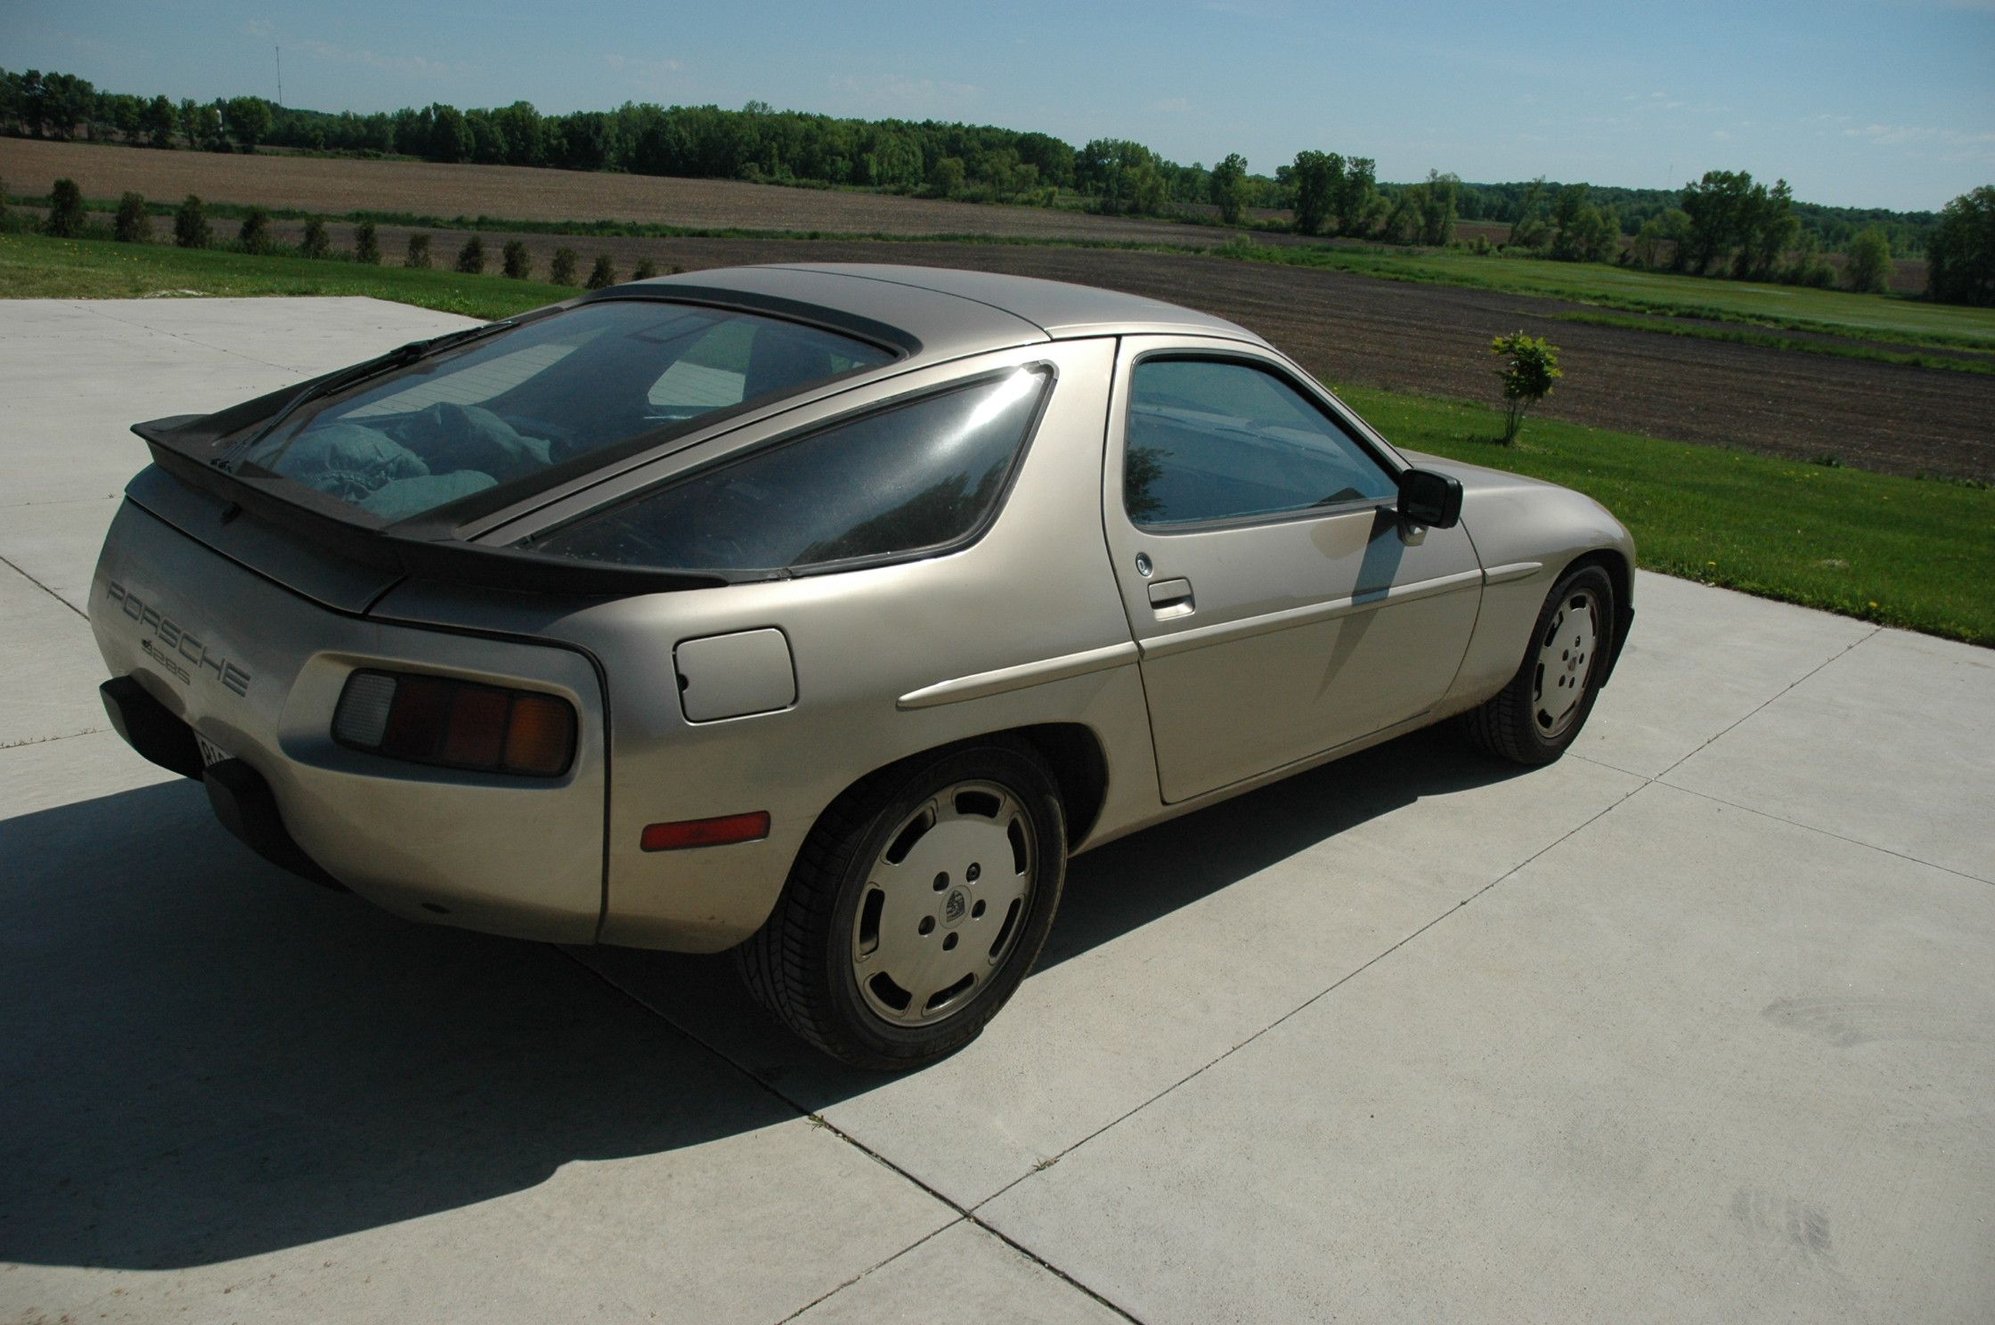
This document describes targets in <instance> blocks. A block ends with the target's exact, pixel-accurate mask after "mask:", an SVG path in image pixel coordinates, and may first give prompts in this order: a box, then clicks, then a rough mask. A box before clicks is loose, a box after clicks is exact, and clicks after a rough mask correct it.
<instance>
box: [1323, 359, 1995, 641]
mask: <svg viewBox="0 0 1995 1325" xmlns="http://www.w3.org/2000/svg"><path fill="white" fill-rule="evenodd" d="M1338 394H1339V395H1341V396H1342V397H1343V398H1344V399H1345V400H1347V401H1349V402H1350V404H1351V405H1352V406H1353V407H1354V408H1355V409H1357V410H1358V412H1359V413H1361V414H1363V415H1364V416H1365V417H1366V418H1367V419H1368V420H1370V421H1371V422H1372V424H1373V425H1374V426H1376V427H1377V428H1378V429H1379V430H1380V431H1381V432H1383V433H1384V434H1385V435H1386V436H1387V437H1388V438H1390V439H1391V440H1392V441H1393V442H1394V444H1395V445H1399V446H1404V447H1407V448H1410V449H1412V450H1416V451H1428V452H1432V453H1433V454H1436V455H1442V456H1448V457H1450V458H1453V459H1456V460H1466V461H1470V462H1471V463H1474V464H1478V465H1487V466H1490V467H1492V468H1496V469H1505V470H1510V471H1512V472H1514V473H1520V474H1528V475H1530V476H1531V477H1533V478H1542V479H1547V480H1550V481H1551V482H1553V483H1559V484H1563V485H1564V486H1566V487H1569V488H1575V489H1577V490H1579V491H1581V492H1584V493H1586V494H1588V495H1589V496H1591V497H1593V498H1594V499H1595V500H1597V501H1599V502H1600V503H1601V504H1602V505H1604V506H1607V507H1608V508H1609V509H1611V510H1612V511H1613V512H1614V513H1615V514H1616V515H1617V516H1619V517H1620V518H1621V520H1622V522H1623V523H1624V524H1626V525H1627V526H1628V528H1629V529H1630V530H1632V531H1633V532H1634V535H1635V542H1636V545H1637V547H1638V549H1639V555H1640V558H1641V564H1642V565H1643V566H1644V567H1645V568H1647V569H1649V570H1654V571H1661V572H1662V573H1664V574H1666V575H1678V576H1682V577H1684V578H1686V579H1693V580H1700V581H1702V582H1704V583H1706V584H1715V585H1721V586H1723V587H1725V588H1728V589H1739V590H1742V591H1744V592H1746V593H1751V594H1758V595H1760V596H1762V597H1766V598H1778V599H1781V600H1782V601H1784V602H1790V603H1800V604H1802V605H1804V606H1807V607H1819V608H1822V609H1824V610H1827V611H1830V612H1837V613H1841V614H1842V615H1844V616H1853V617H1861V618H1863V619H1864V620H1867V621H1877V622H1881V623H1883V624H1886V625H1893V626H1904V627H1907V628H1908V629H1912V630H1920V631H1925V632H1926V633H1928V634H1932V635H1943V636H1946V637H1948V638H1950V639H1958V640H1965V641H1967V642H1969V643H1971V644H1980V645H1983V646H1995V489H1990V488H1988V487H1985V486H1977V485H1968V484H1963V483H1957V482H1948V481H1935V480H1920V479H1910V478H1900V477H1897V476H1895V475H1890V474H1870V473H1865V472H1863V471H1861V470H1855V469H1841V468H1825V467H1823V466H1820V465H1811V464H1807V463H1805V462H1796V461H1790V460H1778V459H1774V458H1772V457H1768V456H1759V455H1751V454H1748V453H1746V452H1743V451H1725V450H1719V449H1716V448H1713V447H1708V446H1696V445H1692V444H1689V443H1685V442H1672V441H1665V440H1663V439H1660V438H1655V437H1642V436H1638V435H1635V434H1632V433H1617V432H1609V431H1607V430H1604V429H1599V428H1584V427H1580V426H1577V425H1575V424H1569V423H1557V422H1551V421H1546V420H1535V421H1527V422H1526V424H1525V426H1524V433H1523V438H1522V441H1521V443H1520V444H1519V445H1517V446H1512V447H1505V446H1501V445H1498V444H1497V443H1496V442H1495V441H1494V440H1493V439H1494V438H1495V437H1497V436H1498V435H1499V434H1500V433H1501V432H1502V420H1503V416H1502V414H1501V412H1500V411H1498V410H1495V409H1491V408H1487V407H1484V406H1480V405H1471V404H1467V403H1464V402H1461V401H1454V400H1441V399H1435V398H1433V397H1428V396H1417V395H1410V394H1404V393H1394V392H1385V391H1377V390H1371V389H1367V388H1362V387H1352V388H1348V389H1343V390H1340V391H1339V392H1338Z"/></svg>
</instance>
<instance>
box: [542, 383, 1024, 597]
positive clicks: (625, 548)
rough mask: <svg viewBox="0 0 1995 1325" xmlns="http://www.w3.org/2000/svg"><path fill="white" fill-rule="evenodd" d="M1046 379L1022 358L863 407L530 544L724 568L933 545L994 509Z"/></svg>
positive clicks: (665, 565)
mask: <svg viewBox="0 0 1995 1325" xmlns="http://www.w3.org/2000/svg"><path fill="white" fill-rule="evenodd" d="M1050 380H1051V374H1050V373H1048V372H1046V371H1045V370H1043V369H1019V370H1017V371H1014V372H1011V373H1007V374H1005V375H1004V376H1002V377H995V378H985V379H983V380H982V381H979V382H975V383H972V384H970V385H968V386H962V387H957V388H955V389H953V390H948V391H943V392H939V393H937V394H934V395H929V396H923V397H920V398H918V399H915V400H912V401H907V402H904V403H901V404H897V405H893V406H889V407H888V408H886V409H881V410H876V411H874V412H872V413H868V414H864V415H860V416H859V417H857V418H852V419H848V420H846V421H844V422H841V423H836V424H833V425H832V426H830V427H828V428H825V429H823V430H821V431H818V432H813V433H809V434H806V435H804V436H802V437H798V438H795V439H793V440H790V441H786V442H780V443H777V444H775V445H773V446H768V447H764V448H761V449H759V450H756V451H753V452H751V453H750V454H748V455H746V456H744V457H742V458H741V459H739V460H733V461H723V462H721V463H719V464H717V465H714V466H712V467H709V468H706V469H702V470H699V471H696V472H695V473H693V474H691V475H689V476H687V477H685V478H683V479H680V480H678V481H676V482H672V483H669V484H667V485H666V486H664V487H662V488H659V489H656V490H654V491H652V492H650V493H649V494H647V495H645V496H642V497H639V498H637V499H635V500H633V501H629V502H626V503H624V504H623V505H621V506H618V507H614V508H612V509H610V510H608V511H605V512H601V513H599V514H595V515H587V516H583V517H582V518H581V519H579V520H576V521H574V522H572V523H570V524H567V525H564V526H562V527H561V528H560V529H557V530H555V531H554V532H553V533H551V534H547V535H545V536H543V537H541V538H539V539H537V540H535V541H534V542H533V544H532V546H533V547H534V548H535V550H537V551H543V552H552V553H557V554H560V555H564V556H570V557H580V558H583V559H585V560H590V561H608V562H615V563H617V564H620V565H635V566H651V567H658V568H661V569H674V570H679V569H684V570H721V571H727V570H735V571H745V570H775V569H782V568H788V569H808V568H814V567H822V566H826V565H830V564H832V563H842V562H850V561H855V560H860V559H878V558H883V557H892V556H905V555H911V554H915V553H920V552H924V551H930V550H935V549H940V548H943V547H946V546H949V545H952V544H955V543H958V542H961V541H962V540H963V539H966V538H968V537H969V536H971V535H972V534H973V533H974V532H976V531H977V530H978V529H980V528H982V527H983V525H984V523H985V522H986V521H987V519H988V518H989V517H990V515H991V513H992V512H993V511H994V510H995V509H996V507H997V503H998V499H999V498H1000V497H1001V496H1002V495H1003V492H1004V489H1005V486H1006V483H1007V481H1008V480H1009V478H1010V475H1011V472H1012V469H1013V468H1014V465H1015V463H1016V461H1017V459H1018V456H1019V454H1020V452H1021V451H1022V449H1023V447H1024V444H1025V440H1026V437H1027V434H1028V433H1029V432H1030V431H1031V427H1032V422H1033V420H1034V419H1035V418H1036V417H1037V416H1038V412H1039V403H1040V401H1041V400H1042V399H1043V397H1044V396H1045V393H1046V389H1047V386H1048V384H1049V382H1050Z"/></svg>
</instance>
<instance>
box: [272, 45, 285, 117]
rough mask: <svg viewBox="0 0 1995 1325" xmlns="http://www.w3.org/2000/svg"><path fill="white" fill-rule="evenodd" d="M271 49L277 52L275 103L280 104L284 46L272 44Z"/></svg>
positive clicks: (282, 89) (282, 101)
mask: <svg viewBox="0 0 1995 1325" xmlns="http://www.w3.org/2000/svg"><path fill="white" fill-rule="evenodd" d="M271 49H272V50H275V51H276V52H277V104H278V105H280V106H281V105H283V104H284V48H283V47H282V46H274V47H272V48H271Z"/></svg>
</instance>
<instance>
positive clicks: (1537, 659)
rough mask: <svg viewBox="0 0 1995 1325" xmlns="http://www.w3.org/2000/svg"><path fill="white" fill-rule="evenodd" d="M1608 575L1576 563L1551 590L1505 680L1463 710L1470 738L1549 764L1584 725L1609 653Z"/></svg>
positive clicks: (1509, 755)
mask: <svg viewBox="0 0 1995 1325" xmlns="http://www.w3.org/2000/svg"><path fill="white" fill-rule="evenodd" d="M1614 621H1615V618H1614V581H1613V580H1611V579H1609V578H1608V575H1607V572H1606V571H1604V570H1602V569H1601V568H1600V567H1598V566H1582V567H1580V568H1579V569H1578V570H1575V571H1573V572H1572V573H1571V574H1569V575H1567V576H1566V577H1565V578H1564V579H1562V580H1560V581H1559V582H1558V584H1557V585H1556V586H1555V587H1554V588H1553V589H1552V592H1551V593H1550V594H1549V595H1548V596H1547V597H1546V599H1545V605H1544V607H1542V608H1541V609H1539V612H1538V622H1537V627H1536V629H1535V630H1534V631H1533V632H1532V635H1531V643H1530V646H1529V647H1528V648H1527V649H1526V650H1525V652H1524V661H1523V663H1522V664H1521V665H1520V666H1519V667H1518V669H1517V674H1516V675H1515V676H1513V677H1512V678H1511V679H1510V684H1508V685H1506V686H1505V687H1504V688H1503V689H1502V690H1500V691H1498V692H1497V693H1496V695H1495V696H1494V697H1492V698H1491V699H1489V700H1488V701H1486V702H1485V703H1484V704H1483V705H1482V706H1481V707H1480V708H1477V709H1473V710H1471V711H1470V712H1469V713H1468V714H1467V715H1465V723H1466V726H1467V728H1468V732H1469V735H1470V737H1471V738H1472V739H1473V740H1474V741H1475V743H1476V744H1477V745H1479V746H1481V747H1482V748H1483V749H1485V750H1487V751H1489V753H1491V754H1493V755H1500V756H1502V757H1503V758H1505V759H1510V760H1515V761H1516V762H1517V763H1520V764H1549V763H1551V762H1552V761H1553V760H1554V759H1557V758H1558V757H1559V756H1560V755H1562V754H1564V753H1565V751H1566V747H1567V746H1569V745H1571V744H1572V743H1573V739H1574V738H1575V737H1577V736H1578V735H1579V729H1580V728H1581V727H1583V726H1585V725H1586V717H1587V714H1589V713H1591V712H1592V711H1593V701H1594V699H1595V697H1596V696H1598V695H1599V693H1600V686H1601V682H1602V681H1604V680H1605V679H1606V676H1607V660H1608V659H1609V658H1610V657H1611V656H1612V655H1613V651H1614Z"/></svg>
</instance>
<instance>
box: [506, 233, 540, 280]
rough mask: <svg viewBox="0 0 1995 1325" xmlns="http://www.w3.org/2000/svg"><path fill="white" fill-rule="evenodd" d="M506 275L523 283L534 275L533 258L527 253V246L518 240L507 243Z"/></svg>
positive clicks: (510, 240)
mask: <svg viewBox="0 0 1995 1325" xmlns="http://www.w3.org/2000/svg"><path fill="white" fill-rule="evenodd" d="M505 270H506V275H507V276H509V277H511V278H512V279H513V280H516V281H523V280H525V279H526V278H527V277H529V276H531V275H532V274H533V256H532V255H531V254H530V253H528V252H527V251H526V245H525V244H523V243H521V242H520V241H519V240H517V239H508V240H507V241H506V254H505Z"/></svg>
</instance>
